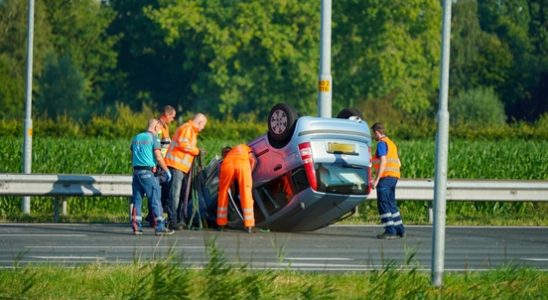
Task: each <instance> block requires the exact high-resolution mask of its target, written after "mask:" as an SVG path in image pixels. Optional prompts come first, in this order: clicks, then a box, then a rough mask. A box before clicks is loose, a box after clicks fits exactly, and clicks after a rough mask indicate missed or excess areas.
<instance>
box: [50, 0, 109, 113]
mask: <svg viewBox="0 0 548 300" xmlns="http://www.w3.org/2000/svg"><path fill="white" fill-rule="evenodd" d="M43 1H44V2H47V16H48V19H49V22H50V24H51V30H52V34H53V37H52V38H51V42H52V44H53V48H54V49H53V53H47V54H48V55H53V56H57V57H60V58H61V60H60V63H61V62H63V61H65V60H69V61H70V64H71V65H73V66H74V69H75V70H79V71H80V72H81V75H82V76H83V78H84V90H83V92H84V94H83V95H84V100H83V101H85V104H88V105H89V106H88V107H91V108H94V109H97V108H98V107H100V106H101V104H102V103H101V102H102V100H103V99H102V97H103V93H104V91H103V89H104V86H105V85H107V84H108V83H109V81H110V80H112V78H113V76H114V75H113V74H114V73H115V71H114V68H115V66H116V52H115V50H114V48H113V45H114V43H115V42H116V40H117V39H118V37H117V36H116V35H108V34H107V31H106V29H107V27H108V25H109V24H110V23H111V22H112V20H113V18H114V13H113V11H112V10H111V9H110V7H108V6H105V5H101V3H100V2H99V1H90V0H74V1H66V0H43ZM67 70H69V69H67ZM66 76H67V77H71V76H72V75H71V74H66ZM46 98H47V97H46Z"/></svg>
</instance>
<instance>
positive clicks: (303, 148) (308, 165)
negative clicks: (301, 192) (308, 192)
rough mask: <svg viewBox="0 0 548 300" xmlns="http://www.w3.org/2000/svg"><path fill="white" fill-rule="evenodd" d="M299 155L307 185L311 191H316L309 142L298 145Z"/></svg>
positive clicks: (314, 172)
mask: <svg viewBox="0 0 548 300" xmlns="http://www.w3.org/2000/svg"><path fill="white" fill-rule="evenodd" d="M299 153H300V154H301V159H302V160H303V167H304V172H305V173H306V179H308V184H310V187H311V188H312V189H313V190H318V181H317V180H316V170H315V169H314V159H313V157H312V147H311V146H310V143H309V142H306V143H302V144H299Z"/></svg>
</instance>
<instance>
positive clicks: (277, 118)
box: [270, 109, 287, 134]
mask: <svg viewBox="0 0 548 300" xmlns="http://www.w3.org/2000/svg"><path fill="white" fill-rule="evenodd" d="M270 128H272V131H273V132H274V133H276V134H281V133H283V132H284V131H285V130H286V129H287V115H286V114H285V113H284V111H283V110H281V109H279V110H276V111H275V112H274V113H273V114H272V117H271V118H270Z"/></svg>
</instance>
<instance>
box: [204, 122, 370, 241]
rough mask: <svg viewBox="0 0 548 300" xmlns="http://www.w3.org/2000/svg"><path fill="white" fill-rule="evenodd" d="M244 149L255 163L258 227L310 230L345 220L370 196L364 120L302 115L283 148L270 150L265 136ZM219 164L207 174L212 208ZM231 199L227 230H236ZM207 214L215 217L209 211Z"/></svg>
mask: <svg viewBox="0 0 548 300" xmlns="http://www.w3.org/2000/svg"><path fill="white" fill-rule="evenodd" d="M249 146H250V147H251V148H252V149H253V151H254V153H255V156H256V158H257V165H256V167H255V169H254V170H253V197H254V200H255V205H254V207H255V209H254V211H255V220H256V226H257V227H261V228H268V229H271V230H275V231H309V230H315V229H318V228H321V227H324V226H327V225H329V224H331V223H333V222H336V221H337V220H339V219H341V218H342V217H343V216H345V215H348V214H349V213H350V212H352V211H353V209H354V208H355V207H356V206H358V205H359V204H360V203H362V202H364V201H365V200H366V197H367V194H369V192H370V174H371V173H370V167H371V134H370V130H369V127H368V125H367V123H366V122H365V121H363V120H360V119H358V120H350V119H338V118H319V117H310V116H304V117H300V118H298V119H297V120H296V123H295V128H294V132H293V134H292V135H291V138H290V140H289V142H287V144H285V145H284V146H282V147H280V146H279V145H278V147H275V146H273V145H272V144H271V143H270V141H269V136H268V134H265V135H263V136H261V137H259V138H257V139H255V140H254V141H252V142H251V143H249ZM303 155H304V156H303ZM219 165H220V161H212V163H210V165H209V167H208V170H207V174H209V175H208V178H209V179H208V180H207V184H206V185H207V186H208V190H209V198H210V199H209V201H208V202H209V203H210V206H214V204H215V203H216V198H217V197H216V196H217V191H215V189H216V188H217V183H218V179H217V178H216V172H218V168H219ZM312 170H313V171H312ZM314 179H316V182H315V184H313V183H312V182H314ZM233 194H235V193H233ZM233 196H234V195H231V198H232V199H233V200H234V201H233V202H232V205H231V208H232V211H233V217H232V218H231V221H230V222H229V225H230V226H232V227H238V226H241V224H240V223H241V220H240V221H239V220H238V218H235V217H234V210H237V209H238V208H239V203H238V200H237V197H233ZM210 211H211V213H214V209H213V208H210ZM236 213H238V211H236ZM236 215H237V214H236ZM229 218H230V217H229Z"/></svg>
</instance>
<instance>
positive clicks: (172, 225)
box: [168, 223, 186, 231]
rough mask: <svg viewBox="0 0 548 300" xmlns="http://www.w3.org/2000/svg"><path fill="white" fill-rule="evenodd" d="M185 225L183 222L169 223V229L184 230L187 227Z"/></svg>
mask: <svg viewBox="0 0 548 300" xmlns="http://www.w3.org/2000/svg"><path fill="white" fill-rule="evenodd" d="M185 227H186V226H185V224H181V223H178V224H171V223H169V225H168V228H169V229H171V230H176V231H180V230H183V229H185Z"/></svg>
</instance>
